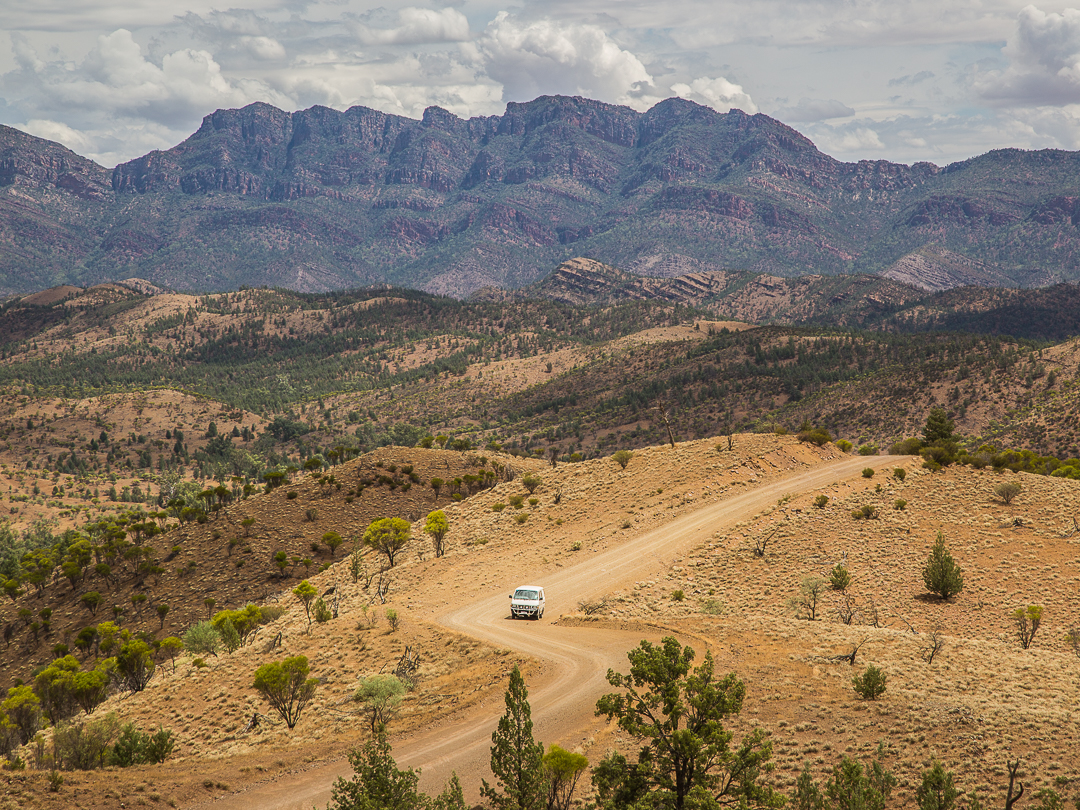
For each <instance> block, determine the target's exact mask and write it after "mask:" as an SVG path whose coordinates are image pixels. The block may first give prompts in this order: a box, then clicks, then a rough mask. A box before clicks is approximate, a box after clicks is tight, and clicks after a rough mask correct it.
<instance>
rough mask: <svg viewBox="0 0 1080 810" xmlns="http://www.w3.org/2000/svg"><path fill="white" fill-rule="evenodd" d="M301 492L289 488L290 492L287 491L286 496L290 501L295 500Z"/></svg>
mask: <svg viewBox="0 0 1080 810" xmlns="http://www.w3.org/2000/svg"><path fill="white" fill-rule="evenodd" d="M299 494H300V493H299V492H294V491H293V490H289V491H288V492H286V493H285V497H286V498H288V499H289V500H290V501H295V500H296V498H297V496H298V495H299Z"/></svg>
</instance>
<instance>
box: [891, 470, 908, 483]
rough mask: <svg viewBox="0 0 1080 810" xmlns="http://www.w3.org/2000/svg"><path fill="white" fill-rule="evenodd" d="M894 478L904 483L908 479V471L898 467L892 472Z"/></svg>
mask: <svg viewBox="0 0 1080 810" xmlns="http://www.w3.org/2000/svg"><path fill="white" fill-rule="evenodd" d="M892 477H893V478H895V479H896V480H897V481H899V482H901V483H903V481H904V479H905V478H907V470H906V469H904V468H903V467H896V468H895V469H894V470H893V471H892Z"/></svg>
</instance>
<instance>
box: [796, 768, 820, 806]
mask: <svg viewBox="0 0 1080 810" xmlns="http://www.w3.org/2000/svg"><path fill="white" fill-rule="evenodd" d="M790 799H791V808H792V810H825V796H824V795H823V794H822V792H821V788H819V787H818V786H817V783H816V782H814V777H813V775H812V774H811V773H810V764H809V763H806V764H804V765H803V769H802V773H801V774H799V778H798V780H797V781H796V782H795V794H794V795H793V796H791V797H790Z"/></svg>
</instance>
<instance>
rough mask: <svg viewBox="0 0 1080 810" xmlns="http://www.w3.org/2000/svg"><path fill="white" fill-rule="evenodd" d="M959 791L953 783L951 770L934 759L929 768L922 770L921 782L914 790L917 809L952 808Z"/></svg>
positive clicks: (951, 809)
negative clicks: (917, 803) (917, 804)
mask: <svg viewBox="0 0 1080 810" xmlns="http://www.w3.org/2000/svg"><path fill="white" fill-rule="evenodd" d="M959 798H960V791H959V790H957V789H956V786H955V785H954V784H953V775H952V771H947V770H945V768H944V766H943V765H942V764H941V763H940V762H938V761H937V760H936V759H935V760H934V764H933V765H932V766H931V767H930V769H929V770H927V771H923V775H922V784H921V785H919V787H918V788H917V789H916V790H915V799H916V801H918V802H919V810H954V808H955V807H956V800H957V799H959Z"/></svg>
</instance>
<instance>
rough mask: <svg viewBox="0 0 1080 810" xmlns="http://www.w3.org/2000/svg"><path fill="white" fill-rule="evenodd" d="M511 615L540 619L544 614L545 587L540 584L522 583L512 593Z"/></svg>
mask: <svg viewBox="0 0 1080 810" xmlns="http://www.w3.org/2000/svg"><path fill="white" fill-rule="evenodd" d="M510 615H511V616H512V617H513V618H515V619H517V618H526V619H527V618H530V617H531V618H533V619H540V618H542V617H543V615H544V589H543V588H541V587H540V586H539V585H522V586H521V587H520V588H518V589H517V590H515V591H514V592H513V593H512V594H510Z"/></svg>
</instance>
